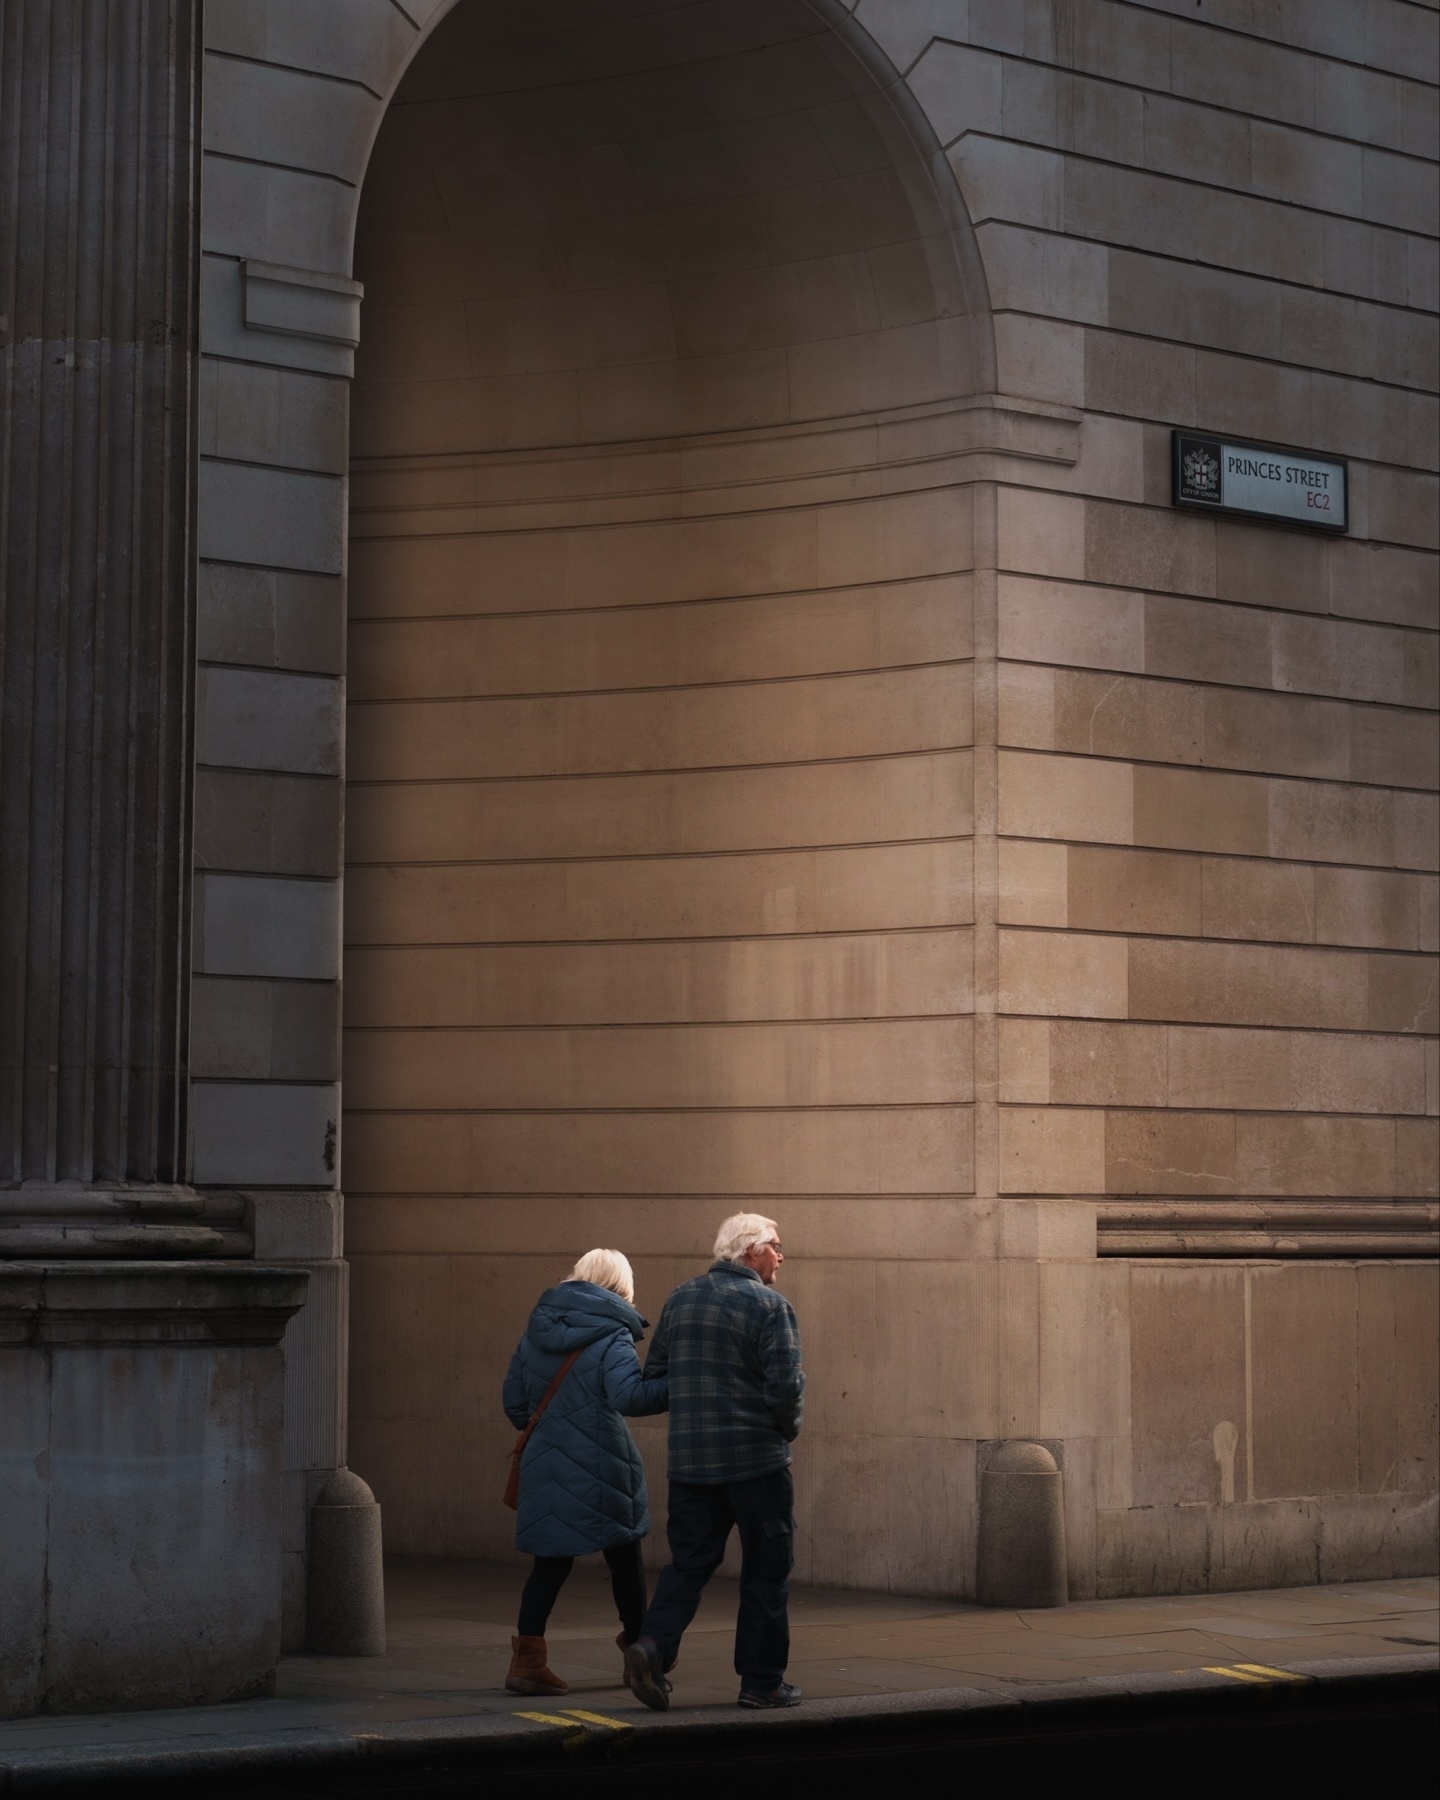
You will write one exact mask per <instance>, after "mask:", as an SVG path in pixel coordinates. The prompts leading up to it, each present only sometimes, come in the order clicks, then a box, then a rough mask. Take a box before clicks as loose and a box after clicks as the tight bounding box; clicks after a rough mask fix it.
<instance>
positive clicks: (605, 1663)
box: [0, 1561, 1440, 1791]
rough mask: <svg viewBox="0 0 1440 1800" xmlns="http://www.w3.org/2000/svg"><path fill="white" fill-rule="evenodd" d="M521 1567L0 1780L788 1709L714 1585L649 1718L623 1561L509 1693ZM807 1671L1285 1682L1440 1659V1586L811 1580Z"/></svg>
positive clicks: (251, 1764) (420, 1576) (1124, 1683)
mask: <svg viewBox="0 0 1440 1800" xmlns="http://www.w3.org/2000/svg"><path fill="white" fill-rule="evenodd" d="M522 1574H523V1570H522V1569H521V1568H520V1566H519V1565H515V1566H510V1567H497V1566H495V1565H486V1564H476V1563H460V1562H439V1561H435V1562H431V1561H399V1562H396V1563H394V1564H392V1565H391V1568H390V1572H389V1603H390V1648H389V1652H388V1654H387V1655H385V1656H383V1657H375V1658H365V1659H355V1660H349V1659H336V1658H329V1657H311V1656H294V1657H287V1658H286V1659H285V1661H284V1662H283V1663H282V1664H281V1668H280V1675H279V1681H278V1685H277V1692H276V1695H275V1697H274V1698H273V1699H266V1700H251V1701H241V1702H237V1703H234V1704H232V1705H228V1706H209V1707H196V1708H192V1709H183V1710H173V1711H168V1712H162V1713H129V1714H107V1715H103V1716H87V1717H69V1718H44V1719H30V1720H21V1721H15V1722H11V1723H5V1724H0V1788H6V1787H8V1788H9V1789H10V1790H12V1791H16V1790H25V1789H28V1788H31V1787H34V1788H39V1787H41V1786H46V1787H50V1786H52V1785H53V1784H54V1783H56V1782H57V1781H69V1780H79V1781H84V1780H90V1781H101V1780H103V1781H107V1782H116V1781H119V1782H123V1781H124V1780H125V1779H126V1778H127V1777H129V1778H130V1779H132V1780H141V1779H144V1778H145V1777H147V1776H148V1778H149V1779H150V1780H151V1781H153V1782H160V1781H162V1780H163V1779H164V1778H165V1777H166V1776H171V1777H174V1778H177V1779H178V1778H179V1777H181V1776H183V1775H185V1774H187V1773H188V1774H190V1775H191V1776H192V1778H193V1777H198V1776H200V1775H201V1774H209V1775H228V1776H229V1777H231V1778H233V1777H234V1776H235V1775H236V1774H237V1773H238V1772H240V1771H243V1770H244V1769H247V1768H254V1769H255V1770H256V1771H257V1772H258V1771H259V1770H260V1769H261V1768H269V1769H270V1770H272V1771H274V1770H277V1769H286V1768H292V1767H294V1766H298V1765H299V1764H300V1763H305V1762H310V1763H315V1764H316V1765H317V1766H318V1765H320V1764H326V1765H328V1764H330V1763H332V1762H334V1761H336V1760H337V1759H338V1760H340V1761H343V1760H344V1758H345V1757H347V1756H351V1755H359V1754H361V1753H362V1752H363V1753H365V1754H372V1753H374V1752H375V1751H377V1750H392V1751H396V1752H399V1751H402V1750H404V1749H405V1748H406V1747H407V1746H408V1747H410V1748H411V1749H418V1748H420V1747H421V1746H424V1745H426V1744H434V1745H443V1746H446V1747H453V1746H454V1745H456V1744H457V1743H463V1744H465V1745H468V1746H469V1748H470V1752H471V1753H473V1754H475V1755H477V1756H479V1757H480V1758H481V1760H485V1754H486V1746H489V1747H490V1752H491V1753H493V1754H495V1755H497V1756H498V1755H500V1754H501V1753H502V1752H504V1753H509V1752H512V1751H514V1750H515V1748H516V1746H517V1745H520V1746H521V1747H523V1746H524V1745H526V1744H527V1743H528V1742H529V1740H530V1739H531V1738H534V1739H536V1741H537V1743H550V1742H552V1741H553V1743H554V1744H555V1747H556V1749H557V1750H558V1749H559V1748H561V1746H562V1744H563V1743H565V1742H567V1741H568V1744H569V1747H570V1748H572V1749H573V1748H576V1747H579V1746H580V1745H581V1744H582V1743H583V1742H587V1741H598V1742H601V1743H604V1742H606V1741H607V1740H613V1739H614V1738H615V1737H616V1736H617V1735H618V1734H620V1733H626V1732H632V1731H633V1730H634V1729H636V1728H638V1729H640V1730H641V1731H643V1732H648V1731H649V1730H651V1729H652V1728H659V1727H663V1728H664V1729H665V1731H666V1735H667V1737H668V1736H669V1735H670V1734H671V1733H673V1732H677V1731H678V1732H684V1731H685V1730H687V1729H690V1730H700V1731H702V1732H710V1731H713V1730H714V1729H715V1728H716V1727H718V1726H721V1725H735V1724H740V1723H742V1722H748V1723H750V1724H761V1723H766V1722H768V1723H772V1724H773V1723H778V1719H777V1718H775V1717H774V1716H771V1717H769V1718H768V1719H767V1717H766V1716H764V1715H755V1714H748V1713H742V1712H740V1711H739V1710H738V1709H737V1708H736V1707H735V1704H734V1701H735V1693H736V1686H737V1683H736V1679H735V1676H734V1674H733V1672H732V1670H731V1667H730V1655H731V1639H732V1630H733V1621H734V1614H735V1586H734V1583H733V1582H730V1581H724V1580H717V1581H715V1582H713V1583H712V1584H711V1588H710V1591H709V1593H708V1594H707V1596H706V1600H705V1604H704V1606H703V1608H702V1610H701V1614H700V1616H699V1618H698V1619H697V1620H696V1623H695V1625H694V1626H693V1627H692V1629H691V1631H690V1633H689V1635H688V1636H687V1638H686V1640H685V1645H684V1650H683V1653H682V1658H681V1663H680V1666H679V1668H678V1670H677V1671H676V1676H675V1693H674V1700H673V1705H672V1710H671V1711H670V1713H668V1714H666V1715H663V1716H662V1715H655V1714H651V1713H647V1712H646V1711H645V1710H644V1708H642V1707H640V1706H639V1705H638V1704H637V1703H636V1702H635V1701H634V1700H633V1699H632V1697H631V1695H630V1694H629V1693H628V1692H627V1691H626V1689H625V1688H624V1686H623V1685H622V1684H621V1681H620V1657H619V1653H618V1651H617V1650H616V1649H615V1646H614V1642H613V1639H614V1633H615V1629H616V1625H615V1620H614V1617H613V1614H612V1610H611V1606H610V1601H609V1593H608V1588H607V1586H606V1583H605V1580H604V1571H603V1568H600V1567H598V1566H597V1567H591V1566H588V1565H585V1564H582V1565H581V1566H580V1567H579V1568H577V1570H576V1573H575V1575H574V1577H573V1578H572V1580H571V1582H570V1584H569V1585H568V1586H567V1588H566V1590H565V1592H564V1594H563V1595H562V1597H561V1600H560V1604H559V1606H558V1607H557V1609H556V1614H555V1617H554V1619H553V1620H552V1628H551V1631H550V1634H549V1641H550V1645H551V1663H552V1666H553V1667H554V1668H555V1669H556V1670H557V1671H558V1672H559V1673H561V1674H562V1675H564V1676H565V1677H566V1679H568V1680H569V1681H570V1683H571V1692H570V1694H569V1695H568V1696H565V1697H564V1698H561V1699H557V1700H553V1701H538V1702H537V1701H535V1700H524V1699H518V1698H516V1697H515V1696H513V1695H508V1694H506V1693H505V1692H504V1690H503V1688H502V1686H501V1683H502V1681H503V1680H504V1676H505V1670H506V1665H507V1662H508V1657H509V1639H510V1632H511V1630H512V1623H511V1621H512V1617H513V1610H514V1605H515V1601H516V1598H517V1596H518V1592H519V1585H520V1579H521V1576H522ZM792 1622H793V1647H792V1660H791V1665H790V1676H791V1679H792V1680H795V1681H797V1682H799V1684H800V1685H801V1686H802V1687H803V1688H804V1690H805V1694H806V1697H807V1702H808V1704H807V1706H806V1707H804V1708H800V1709H797V1711H796V1712H793V1713H789V1714H786V1715H783V1716H784V1717H785V1718H786V1719H788V1720H790V1721H793V1722H796V1723H799V1722H800V1721H801V1719H802V1717H803V1716H805V1715H807V1714H808V1715H809V1716H811V1717H812V1719H816V1720H818V1719H819V1718H822V1717H823V1718H831V1717H834V1718H836V1719H839V1718H844V1719H847V1720H851V1721H855V1720H857V1719H863V1718H868V1717H870V1716H871V1715H875V1716H879V1715H881V1714H887V1715H893V1714H897V1713H899V1714H905V1715H907V1716H908V1715H910V1714H912V1713H914V1714H918V1713H922V1712H923V1713H927V1714H933V1713H935V1712H936V1711H945V1710H947V1709H948V1710H950V1711H954V1712H960V1711H966V1710H969V1711H972V1712H973V1711H975V1710H976V1709H978V1710H979V1711H980V1712H986V1713H992V1712H995V1711H996V1709H997V1708H1000V1709H1005V1708H1013V1706H1014V1704H1015V1703H1016V1702H1017V1701H1019V1702H1023V1703H1025V1704H1026V1706H1027V1709H1029V1708H1031V1707H1033V1708H1036V1709H1039V1708H1041V1707H1044V1706H1047V1705H1049V1704H1050V1703H1052V1702H1054V1703H1057V1704H1058V1703H1060V1702H1062V1701H1064V1702H1067V1703H1072V1704H1073V1703H1074V1702H1075V1701H1076V1700H1077V1699H1084V1698H1085V1696H1086V1695H1087V1694H1088V1695H1093V1696H1095V1697H1096V1698H1106V1697H1109V1698H1111V1699H1113V1698H1115V1697H1116V1696H1119V1695H1140V1694H1145V1693H1149V1694H1159V1693H1165V1694H1167V1695H1174V1694H1176V1693H1177V1692H1189V1691H1191V1690H1196V1689H1198V1690H1204V1689H1235V1688H1240V1687H1247V1686H1250V1687H1258V1686H1264V1685H1266V1684H1267V1683H1268V1684H1272V1685H1278V1684H1282V1683H1285V1682H1286V1681H1287V1678H1289V1679H1290V1680H1293V1679H1294V1678H1295V1677H1296V1676H1297V1675H1298V1676H1300V1677H1303V1678H1305V1679H1314V1678H1316V1677H1324V1676H1325V1675H1326V1674H1327V1672H1328V1673H1330V1674H1333V1675H1335V1676H1339V1675H1341V1674H1342V1673H1343V1674H1344V1675H1346V1676H1353V1675H1357V1674H1364V1675H1374V1676H1379V1675H1383V1674H1384V1673H1385V1672H1386V1671H1393V1672H1395V1673H1396V1674H1404V1673H1406V1672H1409V1673H1410V1674H1411V1675H1412V1676H1413V1674H1414V1672H1415V1671H1417V1670H1424V1669H1426V1668H1432V1667H1434V1666H1435V1664H1436V1648H1435V1647H1436V1644H1437V1639H1440V1581H1437V1580H1436V1579H1435V1578H1419V1579H1409V1580H1399V1581H1383V1582H1357V1583H1349V1584H1346V1585H1344V1586H1336V1587H1317V1588H1286V1589H1278V1590H1273V1591H1269V1592H1263V1593H1230V1594H1218V1595H1217V1594H1196V1595H1184V1596H1175V1597H1167V1598H1158V1599H1154V1598H1152V1599H1140V1600H1110V1601H1095V1602H1085V1603H1082V1604H1077V1605H1074V1606H1069V1607H1064V1608H1060V1609H1057V1610H1054V1611H1045V1612H1018V1613H1017V1612H1002V1611H989V1610H982V1609H980V1608H978V1607H974V1606H966V1605H960V1604H956V1603H947V1602H944V1601H939V1600H919V1599H906V1598H899V1597H895V1596H891V1595H878V1594H860V1593H848V1592H837V1591H833V1590H825V1589H815V1588H800V1589H797V1590H796V1591H795V1594H794V1599H793V1611H792Z"/></svg>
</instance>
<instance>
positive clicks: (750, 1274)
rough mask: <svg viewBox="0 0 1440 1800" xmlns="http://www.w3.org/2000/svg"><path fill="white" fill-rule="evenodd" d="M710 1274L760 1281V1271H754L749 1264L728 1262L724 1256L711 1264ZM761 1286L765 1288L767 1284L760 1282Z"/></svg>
mask: <svg viewBox="0 0 1440 1800" xmlns="http://www.w3.org/2000/svg"><path fill="white" fill-rule="evenodd" d="M710 1273H711V1274H712V1275H737V1276H739V1277H740V1279H741V1280H742V1281H760V1276H759V1273H758V1271H757V1270H755V1269H752V1268H751V1267H750V1266H749V1265H748V1264H747V1263H734V1262H726V1260H725V1258H724V1257H723V1256H720V1257H717V1258H716V1259H715V1261H714V1262H713V1263H711V1265H710ZM760 1285H761V1287H764V1285H765V1283H764V1282H763V1281H760Z"/></svg>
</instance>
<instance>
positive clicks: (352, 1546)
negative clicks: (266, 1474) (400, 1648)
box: [305, 1469, 385, 1656]
mask: <svg viewBox="0 0 1440 1800" xmlns="http://www.w3.org/2000/svg"><path fill="white" fill-rule="evenodd" d="M305 1648H306V1649H307V1650H313V1651H318V1652H319V1653H320V1655H322V1656H383V1655H384V1654H385V1569H384V1564H383V1563H382V1561H381V1555H380V1508H379V1505H378V1504H377V1503H376V1500H375V1496H374V1495H373V1494H372V1493H371V1492H370V1489H369V1488H368V1487H367V1486H366V1485H365V1483H364V1482H363V1481H362V1480H361V1479H360V1477H359V1476H358V1475H355V1474H352V1473H351V1471H350V1470H349V1469H337V1470H336V1471H335V1473H334V1474H333V1475H332V1476H331V1477H330V1479H329V1480H328V1481H327V1482H326V1483H325V1485H324V1487H323V1488H321V1490H320V1494H319V1497H318V1498H317V1499H316V1501H315V1504H314V1506H313V1507H312V1508H311V1509H310V1563H309V1568H308V1571H307V1575H306V1582H305Z"/></svg>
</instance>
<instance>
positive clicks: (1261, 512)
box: [1170, 431, 1349, 531]
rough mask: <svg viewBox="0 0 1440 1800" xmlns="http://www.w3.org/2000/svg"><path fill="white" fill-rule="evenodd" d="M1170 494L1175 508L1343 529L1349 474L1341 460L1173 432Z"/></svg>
mask: <svg viewBox="0 0 1440 1800" xmlns="http://www.w3.org/2000/svg"><path fill="white" fill-rule="evenodd" d="M1170 443H1171V490H1170V497H1171V499H1172V501H1173V502H1174V504H1175V505H1176V506H1191V507H1195V508H1196V509H1198V510H1200V511H1205V512H1220V513H1236V514H1240V515H1242V516H1243V517H1245V518H1247V519H1272V520H1274V521H1275V522H1276V523H1278V524H1283V525H1313V526H1315V527H1317V528H1318V529H1319V530H1321V531H1344V530H1346V528H1347V526H1348V524H1349V505H1348V502H1349V493H1348V471H1347V468H1346V463H1345V459H1344V457H1342V456H1305V455H1302V454H1301V453H1299V452H1298V451H1295V450H1283V449H1281V448H1280V447H1279V446H1278V445H1276V444H1251V443H1246V442H1244V441H1243V440H1240V439H1234V438H1220V437H1209V436H1207V435H1205V434H1204V433H1202V432H1198V431H1172V432H1171V434H1170Z"/></svg>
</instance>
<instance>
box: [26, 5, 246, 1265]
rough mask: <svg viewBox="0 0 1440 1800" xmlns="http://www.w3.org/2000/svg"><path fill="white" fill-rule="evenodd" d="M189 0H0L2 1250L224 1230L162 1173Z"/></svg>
mask: <svg viewBox="0 0 1440 1800" xmlns="http://www.w3.org/2000/svg"><path fill="white" fill-rule="evenodd" d="M198 14H199V6H198V4H197V0H5V5H4V7H3V9H0V196H3V198H0V315H3V316H0V333H3V336H0V344H3V356H4V373H3V381H4V390H3V402H0V417H3V439H0V553H3V577H4V590H5V594H4V636H3V657H4V663H3V701H0V705H3V719H4V724H3V736H0V846H3V864H0V936H3V961H0V1256H3V1255H7V1254H8V1255H15V1254H21V1255H26V1254H29V1255H37V1254H43V1255H48V1256H54V1255H56V1254H62V1255H63V1254H67V1253H68V1254H80V1255H97V1254H99V1255H116V1254H119V1255H130V1254H135V1255H151V1256H153V1255H157V1254H158V1255H161V1256H165V1255H172V1256H173V1255H193V1254H196V1253H214V1252H216V1251H221V1252H223V1251H225V1250H231V1251H234V1250H244V1249H247V1248H248V1242H246V1241H244V1240H243V1238H242V1234H241V1233H240V1232H239V1231H238V1230H237V1229H236V1227H237V1224H238V1220H237V1217H236V1214H237V1212H238V1203H236V1202H227V1201H225V1200H224V1199H218V1200H217V1199H210V1200H207V1201H205V1202H203V1203H202V1202H201V1201H199V1200H198V1199H196V1197H195V1196H194V1195H193V1194H191V1193H190V1192H189V1191H188V1189H187V1188H186V1187H185V1180H186V1116H185V1111H186V1109H185V1093H186V1079H185V1063H186V1012H187V1004H186V1003H187V992H188V981H189V976H188V967H189V943H188V939H189V923H188V922H189V910H190V909H189V898H188V896H189V865H190V852H189V840H190V810H191V804H190V785H191V783H190V765H191V760H192V758H191V693H192V688H193V676H192V668H193V660H194V656H193V625H192V618H193V610H194V605H193V602H194V562H195V558H194V541H193V540H194V527H193V517H194V487H195V482H194V466H195V455H194V451H195V429H196V428H195V410H196V409H195V395H196V388H197V384H196V371H197V366H198V327H197V311H198V308H197V292H198V224H199V207H198V179H197V170H198V144H197V130H196V123H197V116H198V92H199V78H198V56H199V44H198V41H197V35H198Z"/></svg>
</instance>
